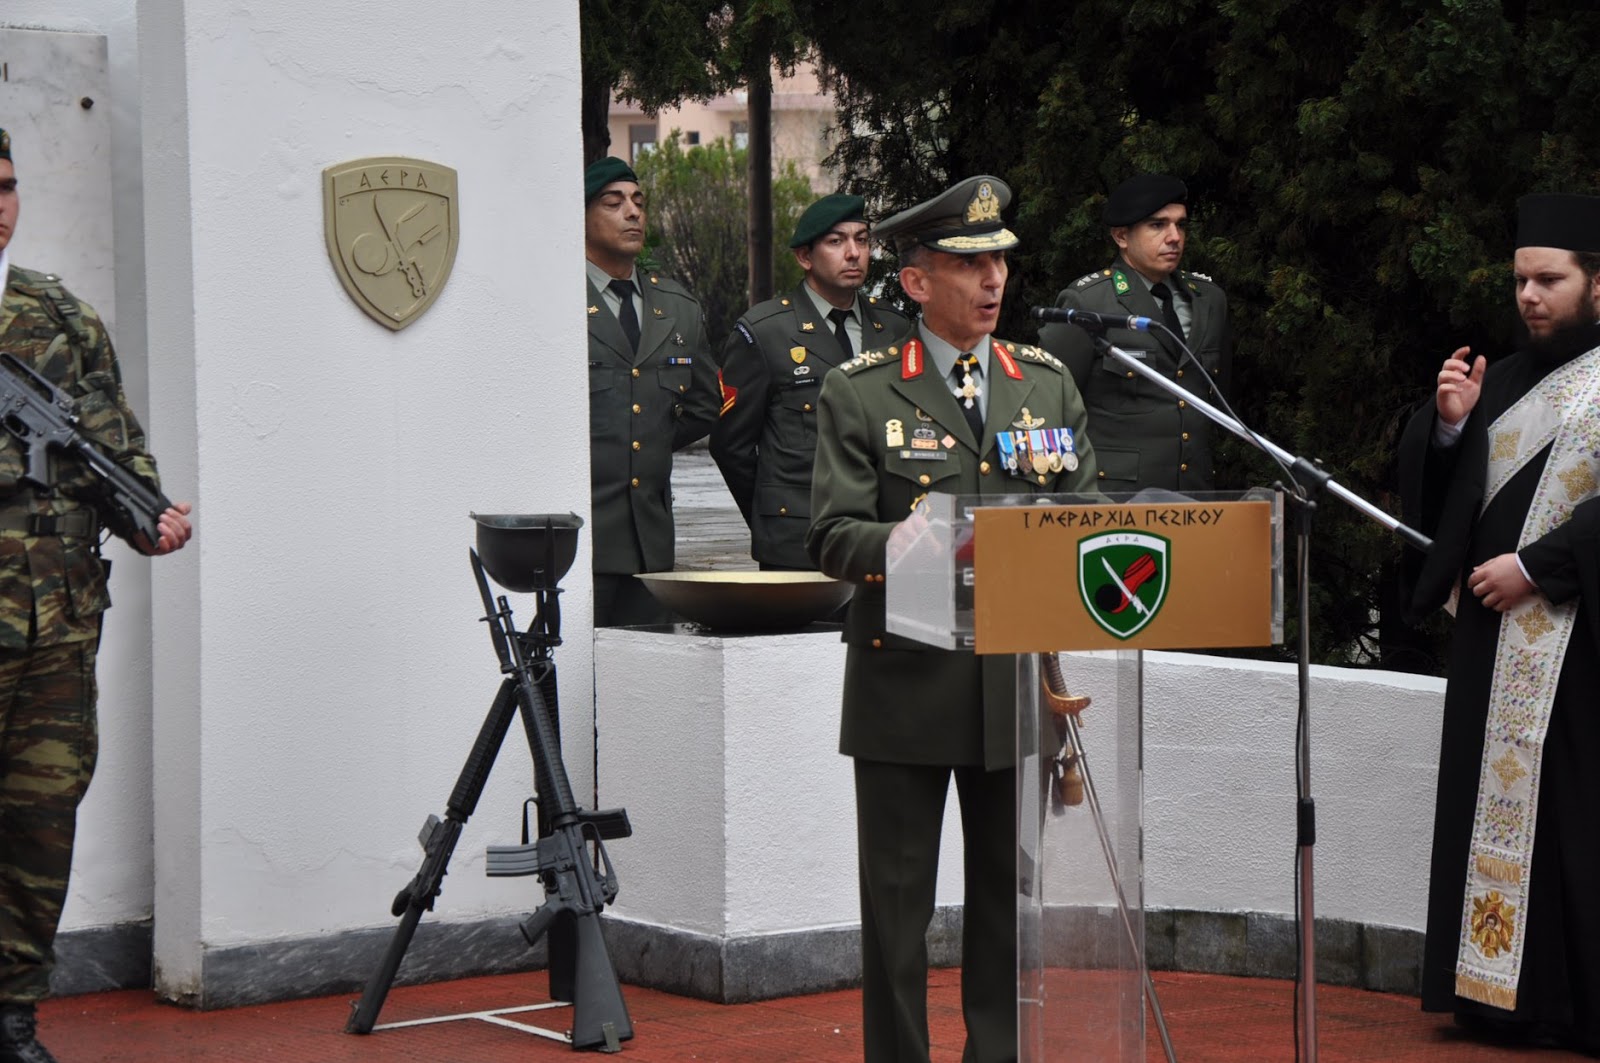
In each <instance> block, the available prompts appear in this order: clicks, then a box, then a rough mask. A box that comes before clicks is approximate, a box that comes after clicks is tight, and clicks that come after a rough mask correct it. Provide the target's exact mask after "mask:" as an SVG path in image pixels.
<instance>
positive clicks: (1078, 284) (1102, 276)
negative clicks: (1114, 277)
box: [1072, 269, 1111, 288]
mask: <svg viewBox="0 0 1600 1063" xmlns="http://www.w3.org/2000/svg"><path fill="white" fill-rule="evenodd" d="M1110 279H1111V271H1110V270H1109V269H1097V270H1095V271H1094V272H1093V273H1085V274H1084V275H1083V276H1081V277H1079V278H1078V279H1077V280H1075V281H1073V282H1072V286H1073V287H1074V288H1087V287H1088V286H1089V285H1091V284H1093V283H1094V282H1095V281H1105V280H1110Z"/></svg>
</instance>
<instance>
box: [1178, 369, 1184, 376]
mask: <svg viewBox="0 0 1600 1063" xmlns="http://www.w3.org/2000/svg"><path fill="white" fill-rule="evenodd" d="M1178 376H1180V377H1181V376H1183V370H1182V369H1180V370H1178Z"/></svg>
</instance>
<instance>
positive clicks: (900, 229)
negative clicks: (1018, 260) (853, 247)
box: [877, 174, 1021, 255]
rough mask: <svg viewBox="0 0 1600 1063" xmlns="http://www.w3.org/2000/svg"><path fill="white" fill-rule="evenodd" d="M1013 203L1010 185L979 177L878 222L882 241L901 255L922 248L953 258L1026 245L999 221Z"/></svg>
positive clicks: (986, 175)
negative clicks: (1003, 212) (910, 249)
mask: <svg viewBox="0 0 1600 1063" xmlns="http://www.w3.org/2000/svg"><path fill="white" fill-rule="evenodd" d="M1010 202H1011V188H1010V186H1008V185H1007V184H1006V183H1005V182H1004V181H1002V180H1000V178H998V177H990V176H989V175H988V174H979V175H978V176H977V177H969V178H967V179H966V180H965V181H958V182H957V183H956V184H954V185H952V186H950V187H949V188H947V189H945V190H944V191H943V192H940V193H939V194H938V195H936V196H934V197H933V198H932V199H930V200H928V201H927V202H925V203H918V204H917V205H916V206H914V207H910V208H908V209H906V210H902V211H901V212H900V213H899V214H896V215H895V216H894V217H892V218H888V219H886V220H884V221H882V222H880V223H878V228H877V236H878V237H879V238H881V239H883V240H885V241H888V242H892V243H893V245H894V247H895V249H896V250H897V251H905V250H907V249H908V248H912V247H917V246H919V245H920V246H922V247H931V248H933V249H934V250H935V251H946V252H949V253H950V254H952V255H978V254H982V253H983V252H985V251H1006V250H1009V249H1010V248H1013V247H1016V246H1017V244H1018V243H1020V242H1021V241H1019V240H1018V239H1017V234H1016V233H1014V232H1012V231H1011V230H1010V229H1007V228H1006V227H1005V225H1004V223H1003V222H1002V221H1001V220H1000V212H1001V211H1003V210H1005V209H1006V205H1007V204H1009V203H1010Z"/></svg>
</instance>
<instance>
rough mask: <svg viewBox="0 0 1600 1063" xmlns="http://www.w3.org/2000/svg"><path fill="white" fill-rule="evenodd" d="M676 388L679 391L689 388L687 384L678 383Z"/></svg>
mask: <svg viewBox="0 0 1600 1063" xmlns="http://www.w3.org/2000/svg"><path fill="white" fill-rule="evenodd" d="M678 390H679V391H688V390H689V385H688V384H679V385H678Z"/></svg>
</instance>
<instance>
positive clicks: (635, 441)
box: [633, 439, 639, 450]
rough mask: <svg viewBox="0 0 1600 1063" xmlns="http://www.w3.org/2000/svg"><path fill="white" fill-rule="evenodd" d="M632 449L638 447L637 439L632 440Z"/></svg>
mask: <svg viewBox="0 0 1600 1063" xmlns="http://www.w3.org/2000/svg"><path fill="white" fill-rule="evenodd" d="M633 449H634V450H638V449H639V441H638V440H637V439H635V440H634V441H633Z"/></svg>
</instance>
